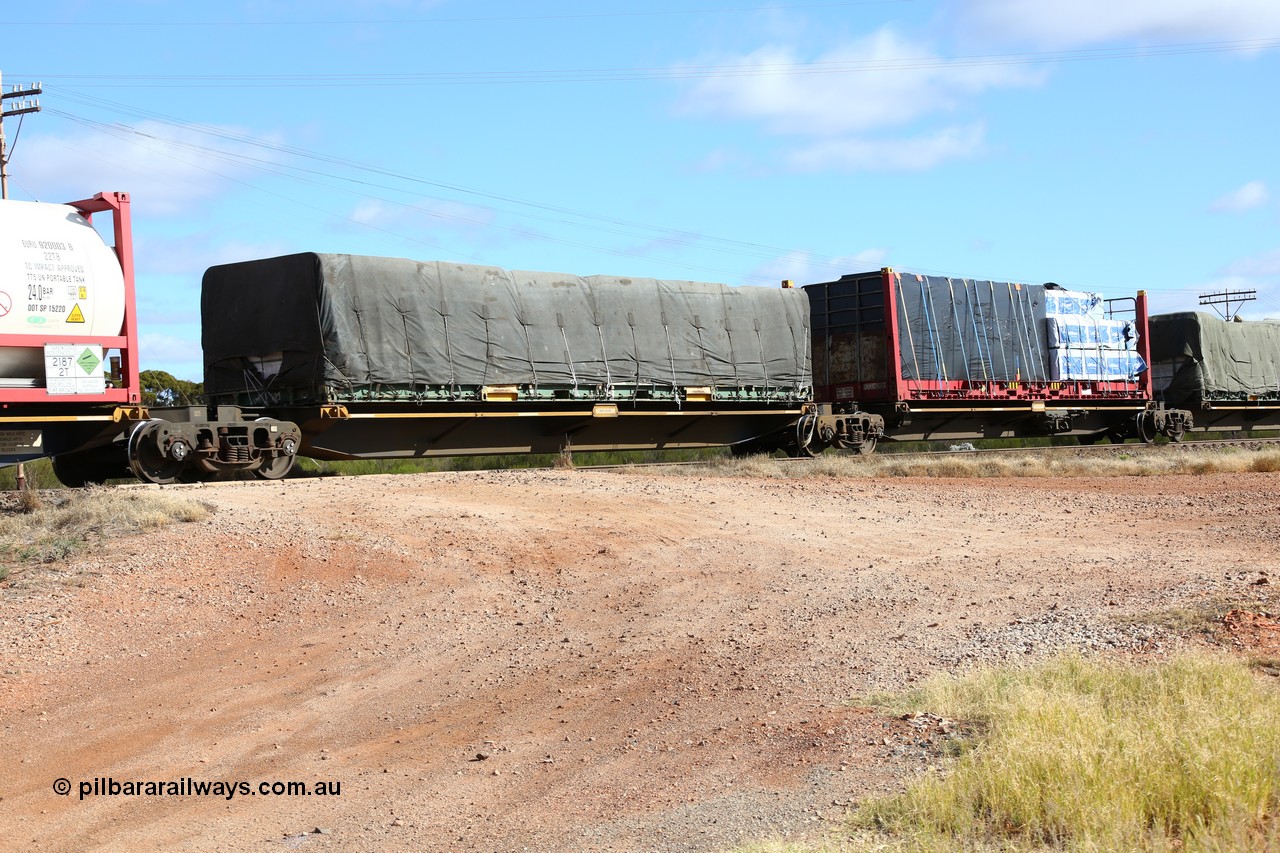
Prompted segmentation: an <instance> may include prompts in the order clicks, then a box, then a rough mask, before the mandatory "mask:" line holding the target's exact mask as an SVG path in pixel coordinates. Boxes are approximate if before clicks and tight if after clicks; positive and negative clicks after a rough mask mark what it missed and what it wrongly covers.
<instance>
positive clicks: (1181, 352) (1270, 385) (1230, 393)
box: [1151, 311, 1280, 432]
mask: <svg viewBox="0 0 1280 853" xmlns="http://www.w3.org/2000/svg"><path fill="white" fill-rule="evenodd" d="M1151 335H1152V344H1151V372H1152V375H1153V381H1154V383H1155V392H1156V396H1157V398H1158V399H1160V400H1162V401H1163V402H1164V403H1165V405H1167V406H1179V407H1182V408H1185V409H1188V410H1190V411H1192V412H1194V414H1195V419H1196V427H1197V428H1198V429H1205V430H1213V431H1219V432H1220V431H1244V430H1275V429H1280V322H1275V321H1242V322H1225V321H1224V320H1223V319H1222V318H1220V317H1217V316H1215V315H1213V314H1207V313H1204V312H1202V311H1185V312H1179V313H1174V314H1157V315H1155V316H1153V317H1152V318H1151Z"/></svg>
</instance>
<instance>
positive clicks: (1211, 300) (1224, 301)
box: [1200, 290, 1258, 323]
mask: <svg viewBox="0 0 1280 853" xmlns="http://www.w3.org/2000/svg"><path fill="white" fill-rule="evenodd" d="M1257 298H1258V291H1256V290H1219V291H1217V292H1215V293H1202V294H1200V304H1201V305H1212V306H1213V310H1214V311H1217V312H1218V313H1219V314H1221V315H1222V319H1224V320H1226V321H1227V322H1228V323H1230V322H1231V321H1232V320H1237V321H1238V320H1239V319H1240V309H1241V308H1243V307H1244V303H1246V302H1252V301H1253V300H1255V299H1257ZM1233 302H1234V303H1236V310H1235V313H1234V314H1233V313H1232V311H1231V303H1233ZM1219 305H1223V306H1225V307H1226V310H1225V311H1224V310H1223V309H1222V308H1219V307H1218V306H1219Z"/></svg>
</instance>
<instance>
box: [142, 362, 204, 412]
mask: <svg viewBox="0 0 1280 853" xmlns="http://www.w3.org/2000/svg"><path fill="white" fill-rule="evenodd" d="M138 379H139V380H140V381H141V383H142V404H143V405H144V406H198V405H200V403H201V402H202V398H203V396H204V383H203V382H188V381H187V380H185V379H175V378H174V377H173V375H172V374H170V373H166V372H165V371H163V370H144V371H142V372H141V373H140V374H138Z"/></svg>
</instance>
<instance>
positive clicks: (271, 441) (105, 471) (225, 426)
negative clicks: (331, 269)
mask: <svg viewBox="0 0 1280 853" xmlns="http://www.w3.org/2000/svg"><path fill="white" fill-rule="evenodd" d="M95 216H109V217H110V218H111V223H110V226H109V228H108V229H107V231H108V234H109V235H110V237H111V239H112V240H113V243H112V244H111V245H110V246H108V245H107V244H106V242H105V240H104V239H103V237H102V236H101V235H100V234H99V232H98V230H97V226H96V225H95V223H94V221H93V219H94V217H95ZM132 235H133V230H132V223H131V218H130V199H129V195H128V194H127V193H98V194H97V195H95V196H94V197H93V198H88V199H82V200H80V201H75V202H71V203H70V204H45V203H37V202H21V201H9V200H3V201H0V464H3V463H15V462H23V461H26V460H30V459H37V458H41V457H47V456H52V457H53V465H54V471H55V472H56V473H57V475H58V478H59V479H60V480H62V482H63V483H65V484H67V485H84V484H85V483H88V482H101V481H102V480H104V479H112V478H116V477H128V476H131V475H134V476H137V477H139V478H140V479H143V480H148V481H151V482H158V483H163V482H173V481H174V480H176V479H178V478H179V477H180V476H182V475H184V474H188V475H190V476H192V477H199V476H211V475H214V474H217V473H222V472H227V471H246V472H251V473H254V474H257V475H258V476H263V477H277V476H284V474H285V473H287V472H288V470H289V468H290V466H292V464H293V454H294V451H295V450H296V447H297V444H298V439H299V434H298V432H297V428H296V426H294V425H293V424H289V423H281V422H278V421H276V420H274V419H272V418H269V417H266V416H265V415H264V414H263V413H260V412H255V411H252V410H247V409H238V408H226V409H221V410H218V409H213V410H210V409H208V408H205V407H189V408H169V409H152V410H148V408H147V407H146V406H144V405H143V404H142V397H141V386H140V383H139V380H138V326H137V320H136V314H135V302H134V283H133V237H132Z"/></svg>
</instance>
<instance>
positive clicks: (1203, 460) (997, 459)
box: [650, 448, 1280, 478]
mask: <svg viewBox="0 0 1280 853" xmlns="http://www.w3.org/2000/svg"><path fill="white" fill-rule="evenodd" d="M650 470H653V471H656V472H659V473H663V474H668V475H676V476H679V475H686V476H687V475H690V474H693V475H698V476H707V475H717V476H725V477H763V478H769V477H772V478H791V477H841V478H843V477H956V478H979V477H1152V476H1160V475H1170V474H1243V473H1266V472H1274V471H1280V450H1236V449H1231V448H1228V449H1224V450H1176V451H1169V450H1160V449H1145V448H1143V449H1137V450H1135V451H1132V452H1130V451H1122V452H1119V453H1116V454H1102V453H1096V452H1081V453H1071V452H1069V451H1057V452H1043V453H1038V452H1031V453H1007V454H999V453H953V454H941V455H937V456H906V455H904V456H902V457H895V456H893V455H890V454H884V455H873V456H869V457H864V456H836V455H833V454H824V455H823V456H819V457H818V458H817V459H814V460H812V461H811V462H805V463H792V462H786V461H783V460H778V459H773V458H771V457H767V456H749V457H746V458H743V459H725V460H723V461H714V462H710V463H708V464H706V465H690V466H684V467H672V468H654V469H650Z"/></svg>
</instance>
